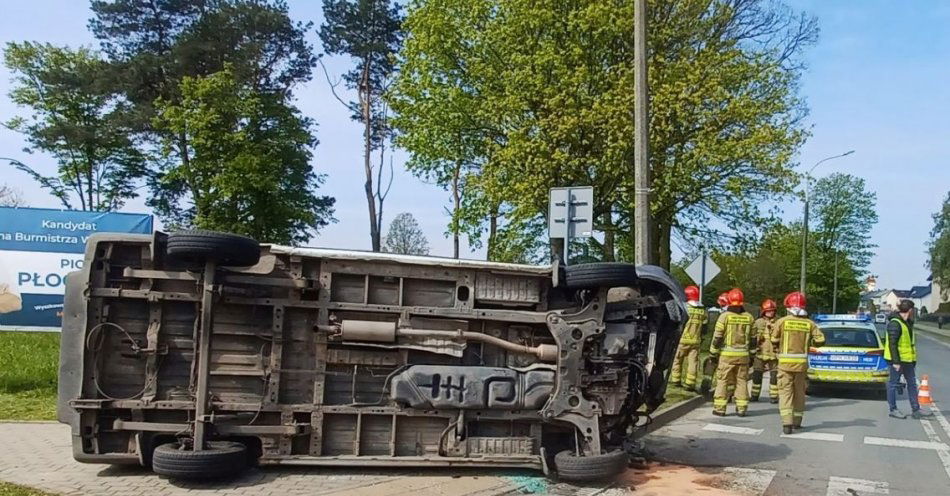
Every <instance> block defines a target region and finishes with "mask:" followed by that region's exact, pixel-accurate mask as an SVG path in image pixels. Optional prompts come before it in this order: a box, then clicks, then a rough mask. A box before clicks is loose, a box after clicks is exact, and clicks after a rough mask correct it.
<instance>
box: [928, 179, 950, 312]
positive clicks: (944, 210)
mask: <svg viewBox="0 0 950 496" xmlns="http://www.w3.org/2000/svg"><path fill="white" fill-rule="evenodd" d="M933 219H934V227H933V230H931V231H930V241H928V243H927V251H928V252H929V254H930V260H928V262H927V268H928V269H930V270H931V272H932V273H933V279H934V281H936V282H937V284H939V285H940V287H941V288H944V291H947V290H950V193H947V198H946V199H944V201H943V205H942V206H941V208H940V211H939V212H937V213H935V214H934V215H933ZM941 296H943V295H941ZM942 309H943V306H942V305H941V311H943V310H942Z"/></svg>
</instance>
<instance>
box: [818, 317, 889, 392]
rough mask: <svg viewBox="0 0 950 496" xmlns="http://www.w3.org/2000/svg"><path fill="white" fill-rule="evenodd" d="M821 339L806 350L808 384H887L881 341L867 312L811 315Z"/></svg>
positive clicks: (846, 385)
mask: <svg viewBox="0 0 950 496" xmlns="http://www.w3.org/2000/svg"><path fill="white" fill-rule="evenodd" d="M814 321H815V323H817V324H818V327H819V328H820V329H821V332H822V333H823V334H824V335H825V343H824V344H823V345H822V346H820V347H815V346H813V347H812V348H810V349H809V350H808V382H809V385H810V386H844V387H848V388H859V387H863V388H873V389H878V390H880V391H883V390H885V388H886V386H887V377H888V370H887V362H885V361H884V343H883V342H882V341H881V338H880V337H879V336H878V334H877V330H876V329H875V327H874V322H873V320H872V318H871V316H870V315H867V314H864V315H815V316H814Z"/></svg>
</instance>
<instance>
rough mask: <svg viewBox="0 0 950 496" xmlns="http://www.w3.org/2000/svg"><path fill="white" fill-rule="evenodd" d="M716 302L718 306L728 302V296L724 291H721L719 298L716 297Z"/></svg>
mask: <svg viewBox="0 0 950 496" xmlns="http://www.w3.org/2000/svg"><path fill="white" fill-rule="evenodd" d="M716 303H718V304H719V306H721V307H724V306H726V305H728V304H729V297H728V296H727V295H726V293H723V294H721V295H719V298H717V299H716Z"/></svg>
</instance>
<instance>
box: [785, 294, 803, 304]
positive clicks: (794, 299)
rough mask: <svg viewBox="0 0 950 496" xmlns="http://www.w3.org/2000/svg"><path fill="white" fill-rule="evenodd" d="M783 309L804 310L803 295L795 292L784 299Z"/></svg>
mask: <svg viewBox="0 0 950 496" xmlns="http://www.w3.org/2000/svg"><path fill="white" fill-rule="evenodd" d="M785 308H805V293H802V292H800V291H795V292H792V293H789V294H788V296H786V297H785Z"/></svg>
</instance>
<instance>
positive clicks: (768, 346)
mask: <svg viewBox="0 0 950 496" xmlns="http://www.w3.org/2000/svg"><path fill="white" fill-rule="evenodd" d="M776 309H777V306H776V305H775V300H765V301H763V302H762V307H761V312H760V314H759V318H758V319H756V321H755V323H754V324H753V327H754V328H755V335H756V340H757V341H758V345H759V352H758V354H756V355H755V360H754V361H753V362H752V393H751V394H750V395H749V399H750V400H752V401H759V395H761V394H762V377H763V375H764V374H765V372H766V371H768V373H769V401H770V402H772V403H778V370H777V369H778V360H776V358H775V351H774V350H773V349H772V326H773V325H774V324H775V319H776V315H775V311H776Z"/></svg>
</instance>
